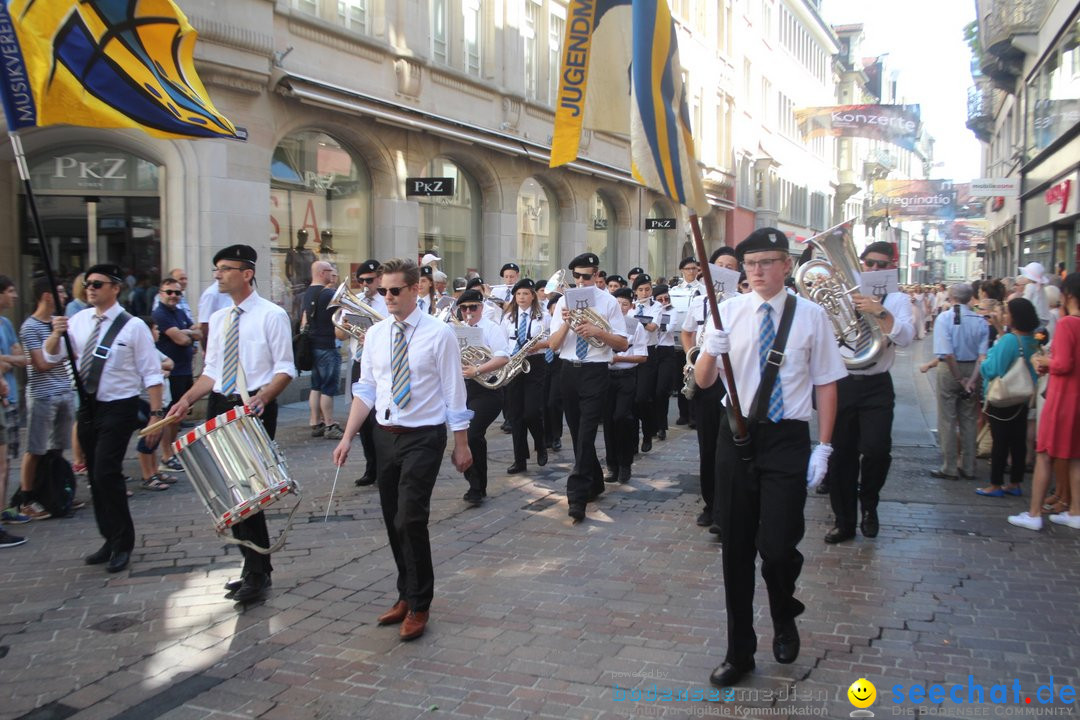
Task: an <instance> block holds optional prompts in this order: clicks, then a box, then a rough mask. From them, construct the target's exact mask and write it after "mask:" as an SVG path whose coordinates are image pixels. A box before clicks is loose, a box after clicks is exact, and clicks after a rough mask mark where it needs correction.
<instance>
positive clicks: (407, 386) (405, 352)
mask: <svg viewBox="0 0 1080 720" xmlns="http://www.w3.org/2000/svg"><path fill="white" fill-rule="evenodd" d="M394 332H395V335H394V350H393V353H392V354H391V356H390V367H391V368H392V369H393V372H394V375H393V380H394V382H393V386H392V388H391V390H392V392H393V395H394V404H395V405H397V406H398V407H399V408H401V409H402V410H404V409H405V408H407V407H408V406H409V401H410V400H412V385H411V383H410V382H409V344H408V343H407V342H405V323H403V322H395V323H394Z"/></svg>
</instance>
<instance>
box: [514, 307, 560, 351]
mask: <svg viewBox="0 0 1080 720" xmlns="http://www.w3.org/2000/svg"><path fill="white" fill-rule="evenodd" d="M518 312H519V313H520V312H522V310H521V308H518ZM524 312H527V313H529V336H528V338H526V342H527V341H528V340H531V339H532V338H534V337H536V336H537V335H542V334H543V333H544V331H545V327H546V326H547V325H549V324H550V320H545V318H544V315H543V314H541V316H540V317H539V318H536V317H532V310H531V309H530V310H525V311H524ZM520 322H521V316H520V315H519V316H518V319H517V321H516V322H515V321H514V312H513V310H511V311H510V312H509V313H508V314H506V315H503V317H502V332H503V333H504V338H503V340H504V341H505V342H506V347H507V350H508V351H509V352H510V354H511V355H513V354H514V353H515V352H517V346H518V342H517V341H518V336H517V334H518V323H520ZM543 352H544V348H540V349H538V350H533V351H532V352H531V353H529V355H536V354H538V353H543Z"/></svg>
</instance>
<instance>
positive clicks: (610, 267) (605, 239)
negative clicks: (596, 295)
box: [585, 193, 618, 273]
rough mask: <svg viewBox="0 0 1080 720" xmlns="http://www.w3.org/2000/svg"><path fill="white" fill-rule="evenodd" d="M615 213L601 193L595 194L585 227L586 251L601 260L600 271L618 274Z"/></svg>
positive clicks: (590, 204)
mask: <svg viewBox="0 0 1080 720" xmlns="http://www.w3.org/2000/svg"><path fill="white" fill-rule="evenodd" d="M615 232H616V230H615V213H614V212H612V210H611V205H610V204H609V203H608V201H607V200H605V199H604V198H603V196H602V195H601V194H600V193H593V196H592V202H591V203H589V218H588V220H587V221H586V225H585V249H586V250H588V251H589V252H592V253H596V256H597V257H598V258H600V269H601V270H606V271H607V272H608V273H618V270H617V268H616V264H615V263H616V257H615Z"/></svg>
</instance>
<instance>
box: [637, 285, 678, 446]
mask: <svg viewBox="0 0 1080 720" xmlns="http://www.w3.org/2000/svg"><path fill="white" fill-rule="evenodd" d="M652 317H653V321H652V322H651V323H650V324H649V325H650V326H655V327H656V385H655V388H654V391H653V398H652V405H653V407H652V412H653V428H655V430H656V437H657V438H658V439H660V440H666V439H667V430H668V402H669V400H670V399H671V392H672V390H674V389H675V386H676V384H677V383H678V381H679V378H680V377H682V372H681V370H682V366H683V365H685V364H686V363H685V361H684V360H683V355H682V353H681V352H679V351H678V350H676V348H675V332H676V330H677V328H676V317H675V308H674V307H672V305H671V295H669V294H668V286H667V285H656V286H654V287H653V315H652ZM680 349H681V346H680ZM679 397H682V395H681V394H680V395H679ZM683 399H685V398H683ZM641 449H642V450H643V451H644V450H645V443H644V442H642V447H641Z"/></svg>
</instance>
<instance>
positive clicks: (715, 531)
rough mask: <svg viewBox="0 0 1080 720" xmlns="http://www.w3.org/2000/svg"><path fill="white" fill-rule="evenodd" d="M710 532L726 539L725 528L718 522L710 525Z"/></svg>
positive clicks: (721, 538) (720, 538)
mask: <svg viewBox="0 0 1080 720" xmlns="http://www.w3.org/2000/svg"><path fill="white" fill-rule="evenodd" d="M709 532H710V533H712V534H713V535H715V536H716V539H717V540H723V539H724V528H722V527H720V525H719V524H717V523H713V524H712V525H710V526H709Z"/></svg>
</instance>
